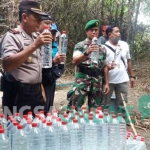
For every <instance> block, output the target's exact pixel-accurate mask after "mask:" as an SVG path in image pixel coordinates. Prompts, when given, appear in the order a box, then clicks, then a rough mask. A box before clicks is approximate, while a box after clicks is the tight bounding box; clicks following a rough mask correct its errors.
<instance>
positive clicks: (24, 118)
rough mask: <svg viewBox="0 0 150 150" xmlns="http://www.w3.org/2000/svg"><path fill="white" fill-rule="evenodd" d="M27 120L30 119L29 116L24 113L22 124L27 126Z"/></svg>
mask: <svg viewBox="0 0 150 150" xmlns="http://www.w3.org/2000/svg"><path fill="white" fill-rule="evenodd" d="M27 120H28V116H27V115H23V119H22V120H21V122H20V124H21V125H23V127H25V126H26V125H27Z"/></svg>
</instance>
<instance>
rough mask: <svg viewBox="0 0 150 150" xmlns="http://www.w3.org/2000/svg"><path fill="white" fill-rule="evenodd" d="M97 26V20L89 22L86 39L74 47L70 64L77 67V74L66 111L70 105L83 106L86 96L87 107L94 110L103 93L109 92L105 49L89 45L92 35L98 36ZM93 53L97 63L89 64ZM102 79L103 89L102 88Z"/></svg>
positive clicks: (86, 28) (69, 94)
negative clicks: (96, 52) (96, 55)
mask: <svg viewBox="0 0 150 150" xmlns="http://www.w3.org/2000/svg"><path fill="white" fill-rule="evenodd" d="M99 24H100V22H99V20H91V21H89V22H88V23H87V24H86V26H85V30H86V35H87V38H86V39H85V40H84V41H82V42H79V43H77V44H76V45H75V48H74V52H73V61H72V63H73V64H74V65H77V67H78V72H77V73H76V75H75V82H74V84H73V87H72V89H71V90H70V91H69V92H68V94H67V99H68V101H69V104H68V109H69V108H70V107H71V106H72V105H74V106H75V107H76V109H78V108H80V107H81V106H82V105H83V104H84V102H85V97H86V96H88V105H89V107H90V108H91V107H93V108H96V107H98V106H100V105H101V101H102V95H103V93H104V94H107V93H108V92H109V84H108V68H107V64H106V61H105V59H106V51H105V48H104V47H102V46H98V45H92V44H91V43H92V38H93V37H94V35H97V36H98V33H99ZM94 51H99V56H98V63H93V62H91V58H90V55H91V52H94ZM103 77H104V80H105V83H104V88H103V86H102V79H103Z"/></svg>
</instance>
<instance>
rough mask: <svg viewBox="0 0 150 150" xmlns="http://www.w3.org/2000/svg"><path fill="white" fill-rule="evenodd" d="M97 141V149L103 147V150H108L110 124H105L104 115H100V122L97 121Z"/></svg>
mask: <svg viewBox="0 0 150 150" xmlns="http://www.w3.org/2000/svg"><path fill="white" fill-rule="evenodd" d="M97 139H98V145H97V146H98V147H97V149H98V148H99V147H101V150H108V123H105V122H104V118H103V116H102V115H99V120H98V121H97Z"/></svg>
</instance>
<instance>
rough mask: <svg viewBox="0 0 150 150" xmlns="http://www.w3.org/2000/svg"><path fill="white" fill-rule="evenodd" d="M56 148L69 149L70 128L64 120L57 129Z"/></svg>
mask: <svg viewBox="0 0 150 150" xmlns="http://www.w3.org/2000/svg"><path fill="white" fill-rule="evenodd" d="M57 149H58V150H70V130H69V129H68V127H67V123H66V122H62V126H61V127H60V128H59V130H58V148H57Z"/></svg>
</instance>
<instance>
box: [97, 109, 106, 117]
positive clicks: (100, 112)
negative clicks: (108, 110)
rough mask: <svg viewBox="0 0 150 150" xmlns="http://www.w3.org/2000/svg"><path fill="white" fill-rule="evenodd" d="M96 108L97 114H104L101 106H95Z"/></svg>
mask: <svg viewBox="0 0 150 150" xmlns="http://www.w3.org/2000/svg"><path fill="white" fill-rule="evenodd" d="M96 110H97V111H99V115H102V116H104V114H103V112H102V107H97V109H96Z"/></svg>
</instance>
